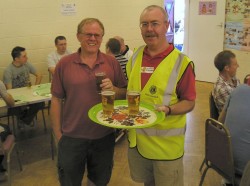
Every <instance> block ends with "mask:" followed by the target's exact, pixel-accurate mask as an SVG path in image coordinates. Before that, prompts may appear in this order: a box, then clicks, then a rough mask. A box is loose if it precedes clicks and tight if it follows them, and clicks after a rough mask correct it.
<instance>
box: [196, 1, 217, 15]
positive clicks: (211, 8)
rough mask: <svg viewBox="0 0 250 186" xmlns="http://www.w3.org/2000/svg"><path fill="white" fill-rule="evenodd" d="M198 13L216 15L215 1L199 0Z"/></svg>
mask: <svg viewBox="0 0 250 186" xmlns="http://www.w3.org/2000/svg"><path fill="white" fill-rule="evenodd" d="M199 15H216V1H200V2H199Z"/></svg>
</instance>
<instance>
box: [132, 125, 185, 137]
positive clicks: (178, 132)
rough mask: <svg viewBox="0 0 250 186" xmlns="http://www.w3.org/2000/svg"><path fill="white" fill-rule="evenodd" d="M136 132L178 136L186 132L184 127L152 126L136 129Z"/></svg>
mask: <svg viewBox="0 0 250 186" xmlns="http://www.w3.org/2000/svg"><path fill="white" fill-rule="evenodd" d="M136 132H137V134H143V135H147V136H163V137H165V136H180V135H184V134H185V132H186V127H184V128H177V129H167V130H157V129H154V128H147V129H146V130H145V129H136Z"/></svg>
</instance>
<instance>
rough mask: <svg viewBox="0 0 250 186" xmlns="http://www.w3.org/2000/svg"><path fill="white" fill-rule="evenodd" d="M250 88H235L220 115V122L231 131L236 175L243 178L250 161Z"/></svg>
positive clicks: (241, 86) (244, 86)
mask: <svg viewBox="0 0 250 186" xmlns="http://www.w3.org/2000/svg"><path fill="white" fill-rule="evenodd" d="M249 95H250V86H248V85H246V84H244V85H239V86H238V87H237V88H235V89H234V90H233V91H232V93H231V94H230V96H229V97H228V100H227V101H226V103H225V106H224V108H223V110H222V112H221V114H220V117H219V121H220V122H222V123H224V124H225V125H226V126H227V128H228V129H229V131H230V134H231V140H232V151H233V159H234V168H235V173H236V174H237V175H239V176H242V174H243V171H244V168H245V166H246V165H247V163H248V162H249V161H250V132H249V131H250V125H249V121H250V114H249V110H250V96H249Z"/></svg>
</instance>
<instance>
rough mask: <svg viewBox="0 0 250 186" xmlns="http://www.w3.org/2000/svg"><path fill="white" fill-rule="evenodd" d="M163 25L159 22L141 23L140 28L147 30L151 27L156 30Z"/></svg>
mask: <svg viewBox="0 0 250 186" xmlns="http://www.w3.org/2000/svg"><path fill="white" fill-rule="evenodd" d="M164 23H165V22H164ZM162 24H163V23H162V22H158V21H152V22H141V24H140V28H141V29H147V28H148V27H149V26H150V27H151V28H153V29H156V28H159V27H160V26H161V25H162Z"/></svg>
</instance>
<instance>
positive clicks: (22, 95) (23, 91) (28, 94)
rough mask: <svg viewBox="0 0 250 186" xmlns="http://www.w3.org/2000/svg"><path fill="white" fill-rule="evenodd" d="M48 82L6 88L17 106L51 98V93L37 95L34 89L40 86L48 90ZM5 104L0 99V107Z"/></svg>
mask: <svg viewBox="0 0 250 186" xmlns="http://www.w3.org/2000/svg"><path fill="white" fill-rule="evenodd" d="M50 86H51V84H50V83H46V84H40V85H33V86H31V87H22V88H15V89H9V90H7V92H8V93H10V94H11V95H12V96H13V98H14V100H15V106H14V107H19V106H23V105H29V104H32V103H39V102H44V101H49V100H51V94H46V95H38V94H37V92H38V91H37V92H36V90H39V89H40V88H44V89H48V91H49V92H50ZM6 107H7V105H6V103H5V102H4V100H3V99H0V108H6Z"/></svg>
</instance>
